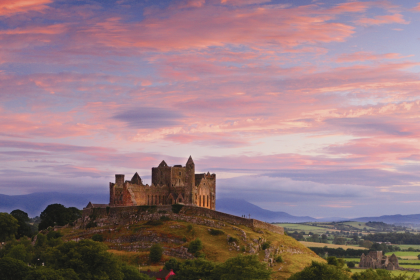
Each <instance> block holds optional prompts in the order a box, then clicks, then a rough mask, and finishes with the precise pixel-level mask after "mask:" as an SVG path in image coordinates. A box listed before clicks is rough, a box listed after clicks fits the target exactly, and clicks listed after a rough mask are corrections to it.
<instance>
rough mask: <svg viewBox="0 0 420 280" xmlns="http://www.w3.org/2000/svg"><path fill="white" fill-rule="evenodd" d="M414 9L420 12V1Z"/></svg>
mask: <svg viewBox="0 0 420 280" xmlns="http://www.w3.org/2000/svg"><path fill="white" fill-rule="evenodd" d="M412 10H413V11H415V12H420V2H419V3H418V4H417V6H416V7H414V8H413V9H412Z"/></svg>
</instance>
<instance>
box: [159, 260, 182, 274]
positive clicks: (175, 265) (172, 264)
mask: <svg viewBox="0 0 420 280" xmlns="http://www.w3.org/2000/svg"><path fill="white" fill-rule="evenodd" d="M180 264H181V263H180V262H179V261H178V260H177V259H175V258H170V259H169V261H167V262H166V263H165V266H164V267H163V269H166V270H171V269H172V270H173V271H174V272H175V273H177V272H178V271H179V265H180Z"/></svg>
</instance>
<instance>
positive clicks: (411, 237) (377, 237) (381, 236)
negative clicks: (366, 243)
mask: <svg viewBox="0 0 420 280" xmlns="http://www.w3.org/2000/svg"><path fill="white" fill-rule="evenodd" d="M364 239H365V240H370V241H372V242H391V243H393V244H420V234H413V233H410V232H405V233H396V232H390V233H375V234H368V235H366V236H365V237H364Z"/></svg>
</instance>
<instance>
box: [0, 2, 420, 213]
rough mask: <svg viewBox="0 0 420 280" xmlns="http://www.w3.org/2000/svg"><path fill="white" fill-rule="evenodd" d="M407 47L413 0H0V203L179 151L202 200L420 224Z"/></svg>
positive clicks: (418, 98) (418, 65)
mask: <svg viewBox="0 0 420 280" xmlns="http://www.w3.org/2000/svg"><path fill="white" fill-rule="evenodd" d="M419 55H420V1H419V0H415V1H411V0H407V1H331V0H326V1H306V0H297V1H296V0H295V1H291V0H288V1H285V0H282V1H278V0H272V1H268V0H175V1H169V0H168V1H166V0H165V1H152V0H150V1H138V0H137V1H134V0H133V1H131V0H118V1H112V0H108V1H99V0H98V1H94V0H86V1H84V0H80V1H79V0H75V1H65V0H0V175H1V178H2V179H1V181H0V193H1V194H7V195H18V194H29V193H33V192H45V191H59V192H68V193H73V192H74V193H87V194H88V193H107V192H108V191H109V190H108V188H109V182H113V181H114V174H117V173H122V174H126V178H128V179H129V178H131V176H132V175H133V174H134V173H135V172H138V173H139V174H140V176H141V177H142V178H143V180H144V181H145V182H146V183H150V175H151V170H150V169H151V167H154V166H157V165H158V164H159V163H160V162H161V161H162V160H165V161H166V162H167V163H168V164H169V165H175V164H183V165H185V163H186V161H187V159H188V157H189V156H190V155H191V156H192V158H193V159H194V162H195V165H196V172H207V171H210V172H211V173H216V174H217V183H216V184H217V198H228V197H229V198H239V199H245V200H247V201H249V202H251V203H254V204H256V205H258V206H260V207H262V208H265V209H269V210H273V211H285V212H287V213H289V214H292V215H300V216H306V215H308V216H312V217H333V216H339V217H349V218H350V217H360V216H377V215H385V214H418V213H420V210H419V208H418V205H419V203H420V143H419V136H420V75H419V71H420V58H419Z"/></svg>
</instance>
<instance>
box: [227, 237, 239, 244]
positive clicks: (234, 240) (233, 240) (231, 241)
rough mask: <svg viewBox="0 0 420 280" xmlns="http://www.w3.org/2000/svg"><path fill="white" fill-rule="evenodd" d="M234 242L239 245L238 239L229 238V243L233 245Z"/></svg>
mask: <svg viewBox="0 0 420 280" xmlns="http://www.w3.org/2000/svg"><path fill="white" fill-rule="evenodd" d="M233 242H235V243H238V239H237V238H235V237H232V236H231V237H229V239H228V243H233Z"/></svg>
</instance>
